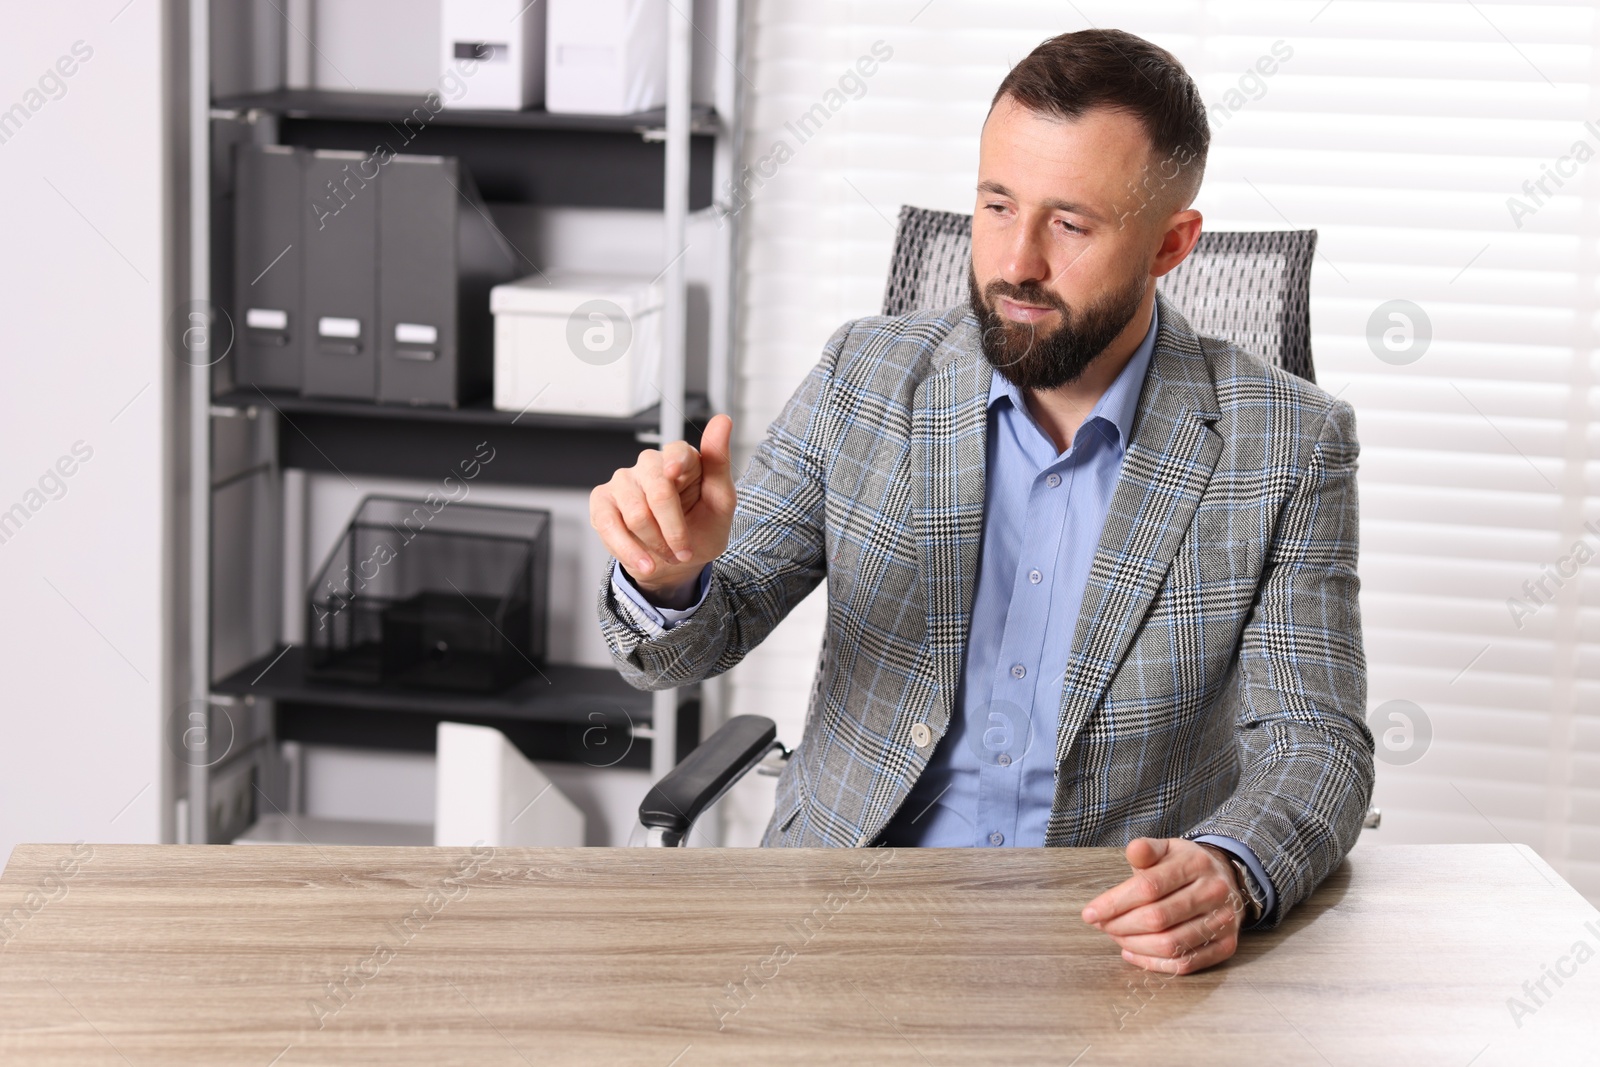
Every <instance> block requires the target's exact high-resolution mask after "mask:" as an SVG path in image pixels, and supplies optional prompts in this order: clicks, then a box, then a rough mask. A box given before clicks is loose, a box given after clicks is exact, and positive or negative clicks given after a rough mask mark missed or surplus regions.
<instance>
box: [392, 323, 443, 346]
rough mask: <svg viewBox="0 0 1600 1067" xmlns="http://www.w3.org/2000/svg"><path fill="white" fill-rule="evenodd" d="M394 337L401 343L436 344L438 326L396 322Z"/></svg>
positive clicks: (437, 340) (437, 341)
mask: <svg viewBox="0 0 1600 1067" xmlns="http://www.w3.org/2000/svg"><path fill="white" fill-rule="evenodd" d="M394 339H395V341H396V343H398V344H402V345H436V344H438V343H439V330H438V327H435V326H423V325H421V324H420V323H415V322H397V323H395V324H394Z"/></svg>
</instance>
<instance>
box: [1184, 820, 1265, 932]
mask: <svg viewBox="0 0 1600 1067" xmlns="http://www.w3.org/2000/svg"><path fill="white" fill-rule="evenodd" d="M1194 842H1195V843H1196V844H1199V845H1215V846H1216V847H1217V848H1220V849H1222V850H1223V851H1225V852H1229V853H1232V854H1233V855H1235V856H1237V857H1239V859H1240V860H1241V861H1243V863H1244V865H1245V869H1246V870H1248V871H1249V872H1250V877H1251V878H1252V879H1254V880H1255V883H1256V888H1257V889H1259V890H1261V899H1262V901H1263V903H1262V907H1261V922H1266V921H1267V918H1268V916H1270V915H1271V914H1272V909H1273V908H1274V907H1276V906H1277V903H1278V894H1277V893H1275V892H1274V891H1273V889H1272V882H1271V880H1270V879H1268V878H1267V870H1266V868H1265V867H1263V866H1261V861H1260V860H1258V859H1256V854H1255V853H1254V852H1252V851H1250V846H1249V845H1247V844H1245V843H1244V842H1243V841H1238V840H1235V839H1234V838H1231V837H1224V836H1223V835H1222V834H1201V835H1200V836H1199V837H1196V838H1194Z"/></svg>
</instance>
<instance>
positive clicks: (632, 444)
mask: <svg viewBox="0 0 1600 1067" xmlns="http://www.w3.org/2000/svg"><path fill="white" fill-rule="evenodd" d="M212 402H213V403H214V404H218V405H223V406H227V407H238V408H247V407H250V406H254V407H256V408H257V409H258V410H266V409H269V408H270V409H274V410H276V411H277V412H279V414H280V415H281V416H282V419H283V422H284V426H283V427H282V429H281V430H280V431H279V433H278V463H279V465H280V466H282V467H286V468H298V469H301V470H317V471H330V472H335V473H345V474H355V473H360V474H371V475H386V476H390V477H398V478H426V479H430V480H431V479H438V478H442V477H444V476H445V475H446V474H454V475H456V476H457V477H460V472H461V469H460V466H459V464H460V463H461V462H463V461H470V460H473V459H475V458H479V457H481V456H482V455H483V452H482V447H481V446H482V445H483V444H484V443H487V444H488V446H489V447H490V448H491V449H492V450H493V451H492V456H493V458H492V459H491V460H489V461H488V462H485V463H482V465H481V467H480V468H479V469H480V470H481V473H480V475H479V478H481V479H482V480H484V481H488V482H499V483H503V484H510V485H550V486H564V487H568V488H582V489H589V488H593V487H594V486H596V485H599V484H601V483H602V482H605V481H606V480H608V479H609V478H610V477H611V475H612V473H613V472H614V471H616V470H617V468H619V467H628V466H632V465H633V463H634V461H635V460H636V459H637V457H638V454H639V451H640V449H641V448H644V447H646V446H645V445H643V444H641V443H640V440H639V438H638V436H637V435H638V434H640V433H653V432H654V431H655V430H656V429H657V428H658V427H659V425H660V421H659V420H660V414H659V408H658V407H653V408H650V409H649V410H648V411H645V412H642V413H640V414H638V415H634V416H631V417H629V418H620V419H619V418H605V417H601V416H589V415H552V414H545V413H540V412H532V411H530V412H525V413H520V414H519V413H518V412H515V411H499V410H496V409H495V408H494V407H493V406H491V404H490V402H489V400H487V399H482V400H478V401H476V402H474V403H471V404H465V405H463V406H461V407H458V408H444V407H403V406H400V405H396V404H374V403H363V402H357V401H350V400H323V399H318V398H314V397H304V396H300V395H299V394H296V393H281V392H275V391H272V390H265V391H264V390H261V389H257V388H254V387H251V388H244V389H234V390H230V391H229V392H226V393H221V394H218V395H217V396H216V397H215V398H213V401H212ZM684 408H685V410H684V415H685V419H684V430H685V436H686V437H687V438H688V440H689V441H690V442H691V443H693V442H698V441H699V439H700V430H699V428H700V427H701V426H703V425H704V424H705V422H706V420H707V419H708V418H710V406H709V404H708V403H707V401H706V398H705V397H704V396H701V395H690V396H688V397H686V398H685V405H684Z"/></svg>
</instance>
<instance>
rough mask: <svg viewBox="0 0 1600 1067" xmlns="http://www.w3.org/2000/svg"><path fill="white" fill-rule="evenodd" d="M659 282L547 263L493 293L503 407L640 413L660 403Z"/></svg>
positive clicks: (498, 393)
mask: <svg viewBox="0 0 1600 1067" xmlns="http://www.w3.org/2000/svg"><path fill="white" fill-rule="evenodd" d="M665 298H666V289H665V287H664V286H662V284H661V283H660V282H659V281H651V280H650V279H648V278H643V277H637V276H634V275H623V274H582V273H577V272H571V271H548V272H546V273H545V274H536V275H533V276H531V277H528V278H522V279H520V280H519V281H515V282H511V283H509V284H506V285H497V286H495V287H494V289H493V290H491V291H490V293H489V309H490V310H491V311H492V312H494V406H495V407H497V408H500V409H501V410H503V411H546V412H558V413H566V414H574V415H612V416H617V417H619V418H620V417H624V416H628V415H635V414H637V413H639V412H640V411H643V410H644V409H645V408H648V407H650V406H651V405H653V404H656V403H658V402H660V399H661V397H660V394H659V393H658V392H657V390H656V383H657V382H658V381H659V380H660V378H659V376H660V368H661V340H662V327H661V309H662V305H663V303H664V302H665Z"/></svg>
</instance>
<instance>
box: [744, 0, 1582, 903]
mask: <svg viewBox="0 0 1600 1067" xmlns="http://www.w3.org/2000/svg"><path fill="white" fill-rule="evenodd" d="M1089 25H1098V26H1117V27H1120V28H1123V29H1127V30H1130V31H1132V32H1134V33H1138V34H1140V35H1142V36H1145V37H1147V38H1149V39H1151V40H1153V41H1155V42H1157V43H1159V44H1161V45H1163V46H1164V47H1166V48H1168V49H1170V50H1171V51H1172V52H1174V53H1175V54H1176V55H1177V56H1178V57H1179V59H1181V60H1182V61H1183V62H1184V64H1185V65H1186V66H1187V67H1188V68H1189V70H1190V72H1191V74H1193V75H1194V77H1195V79H1196V81H1197V83H1198V84H1199V85H1200V88H1201V91H1202V94H1203V96H1204V97H1205V99H1206V101H1207V104H1208V106H1209V111H1210V116H1211V122H1212V137H1213V141H1212V148H1211V155H1210V162H1209V167H1208V171H1207V176H1206V180H1205V185H1204V188H1203V191H1202V193H1201V196H1200V199H1199V201H1198V203H1197V205H1196V206H1197V207H1199V208H1200V209H1201V210H1202V211H1203V212H1204V214H1205V216H1206V225H1207V226H1208V227H1209V228H1212V229H1278V228H1291V227H1292V228H1304V227H1314V228H1316V229H1317V230H1318V231H1319V233H1320V244H1319V254H1318V258H1317V264H1316V267H1315V270H1314V275H1313V282H1312V330H1313V351H1314V354H1315V359H1316V365H1317V374H1318V380H1319V382H1320V383H1321V384H1322V385H1323V386H1324V387H1325V388H1326V389H1328V390H1329V391H1330V392H1333V393H1336V394H1338V395H1339V396H1341V397H1342V398H1343V399H1345V400H1348V401H1349V402H1350V403H1351V404H1352V405H1354V407H1355V409H1356V412H1357V418H1358V423H1359V432H1360V437H1361V444H1362V460H1361V470H1360V492H1361V505H1362V527H1361V534H1362V558H1361V575H1362V580H1363V591H1362V609H1363V615H1364V620H1365V628H1366V648H1367V654H1368V658H1369V664H1370V705H1371V709H1372V712H1373V718H1372V720H1371V721H1372V722H1373V724H1374V729H1375V732H1376V733H1377V734H1378V735H1379V738H1380V752H1381V753H1382V754H1383V758H1384V762H1381V763H1380V764H1379V774H1378V788H1377V795H1376V798H1375V802H1376V803H1378V804H1379V805H1380V806H1381V807H1382V808H1383V810H1384V822H1383V826H1382V828H1381V829H1380V830H1377V831H1367V834H1368V836H1369V838H1372V839H1375V840H1381V841H1384V842H1391V843H1400V842H1425V841H1492V842H1498V841H1514V842H1525V843H1527V844H1529V845H1531V846H1533V847H1534V848H1535V849H1536V850H1537V851H1538V852H1539V853H1540V854H1541V855H1542V856H1543V857H1544V858H1545V859H1546V860H1548V861H1549V862H1550V863H1551V864H1552V866H1554V867H1555V868H1556V869H1557V870H1558V871H1560V872H1561V873H1562V874H1563V875H1564V876H1565V877H1567V878H1568V879H1569V880H1570V881H1571V882H1572V883H1573V884H1574V885H1576V886H1577V887H1578V888H1579V889H1580V891H1582V892H1584V893H1585V894H1587V895H1588V896H1589V897H1590V899H1591V900H1597V901H1600V711H1597V709H1600V532H1597V531H1600V499H1597V495H1600V465H1597V460H1600V453H1597V450H1596V447H1595V446H1596V436H1597V434H1600V430H1597V429H1596V425H1597V424H1596V422H1595V417H1594V416H1595V413H1596V406H1597V396H1596V389H1597V387H1600V383H1597V382H1596V366H1595V361H1596V335H1597V329H1600V323H1597V313H1600V247H1597V238H1600V223H1597V214H1600V100H1597V99H1596V94H1595V92H1594V88H1593V87H1594V85H1595V84H1596V79H1597V74H1600V71H1597V64H1600V50H1597V47H1596V46H1597V36H1600V25H1597V17H1596V12H1595V11H1594V9H1593V8H1592V7H1591V6H1590V5H1589V4H1587V3H1580V2H1572V3H1548V4H1534V3H1529V4H1521V3H1519V4H1492V3H1474V4H1463V3H1457V2H1415V3H1394V2H1389V0H1382V2H1371V0H1332V2H1331V3H1329V2H1325V0H1306V2H1299V0H1260V2H1221V0H1167V2H1158V0H1146V2H1128V0H1122V2H1118V3H1089V2H1077V3H1070V4H1065V5H1063V4H1060V3H1059V2H1021V0H981V2H980V0H931V2H926V3H925V2H924V0H876V2H865V0H863V2H849V3H846V2H842V0H837V2H826V0H825V2H820V3H806V4H800V3H796V2H793V0H786V2H778V0H762V2H756V3H753V5H752V10H751V18H750V26H749V32H750V35H751V36H750V40H749V42H748V48H747V52H746V54H747V55H748V57H749V59H748V62H747V64H746V66H745V68H744V70H743V71H742V75H743V76H744V77H745V78H746V79H747V82H748V85H749V87H750V88H751V98H752V99H751V104H752V106H751V109H750V117H751V123H750V128H749V132H748V135H747V140H746V148H745V162H746V164H747V165H748V166H749V167H751V170H750V171H749V173H748V180H747V181H746V184H745V185H744V186H743V192H744V193H745V194H746V195H744V196H743V206H742V208H741V212H742V219H743V221H744V225H745V230H744V248H743V250H742V264H743V268H744V281H743V296H742V304H741V331H740V342H741V344H740V349H741V359H740V364H739V367H740V393H739V395H740V402H739V409H738V416H739V440H740V442H741V443H742V445H743V446H744V447H745V449H746V452H748V449H749V447H751V446H753V445H754V444H755V443H756V442H757V441H758V440H759V439H760V437H761V435H762V432H763V431H764V429H765V427H766V425H767V423H768V422H769V421H770V420H771V419H772V417H773V416H775V415H776V413H777V411H778V410H779V408H780V407H781V405H782V403H783V401H784V400H785V399H786V398H787V396H788V395H789V393H790V392H791V391H792V390H793V389H794V387H795V386H796V385H797V384H798V382H799V381H800V379H801V378H802V377H803V376H804V374H805V372H806V371H807V370H808V369H809V367H810V366H811V365H812V364H813V363H814V362H815V360H816V358H817V355H818V352H819V350H820V348H821V346H822V344H823V343H824V342H825V341H826V339H827V337H828V336H829V335H830V334H831V333H832V331H833V330H834V329H835V328H836V327H837V326H838V325H839V324H840V323H841V322H843V321H845V320H846V319H848V318H851V317H854V316H858V315H863V314H870V313H873V312H875V311H876V310H877V307H878V303H879V300H880V299H881V296H882V290H883V280H884V271H885V270H886V268H887V265H888V260H889V253H890V248H891V245H892V241H893V232H894V229H893V219H894V217H895V214H896V212H897V211H898V209H899V207H900V205H901V204H902V203H912V204H919V205H922V206H926V207H937V208H946V209H950V210H959V211H970V210H971V209H972V195H973V194H972V186H973V183H974V180H975V178H974V175H975V172H976V163H977V145H978V132H979V128H980V126H981V123H982V121H983V117H984V114H985V112H986V110H987V107H988V101H989V98H990V95H991V94H992V93H993V91H994V88H995V86H996V84H998V82H999V80H1000V78H1001V77H1002V76H1003V75H1004V73H1005V71H1006V70H1007V69H1008V67H1009V65H1010V64H1011V63H1013V62H1015V61H1016V60H1017V59H1019V58H1020V57H1021V56H1023V55H1025V54H1026V53H1027V52H1028V51H1029V50H1030V49H1031V48H1032V47H1033V46H1034V45H1035V44H1037V43H1038V42H1039V41H1040V40H1042V39H1044V38H1045V37H1047V36H1050V35H1052V34H1055V33H1060V32H1066V31H1069V30H1076V29H1082V28H1085V27H1087V26H1089ZM876 42H882V44H881V45H880V49H879V50H880V52H881V51H882V50H883V49H884V48H887V49H888V50H890V51H891V52H892V55H891V57H890V58H888V59H886V60H884V61H882V62H881V63H880V64H879V66H878V69H877V70H876V72H875V73H874V74H873V75H872V76H871V77H870V78H867V79H862V87H861V88H860V89H859V91H858V92H854V93H850V94H845V95H844V96H843V97H842V103H841V105H840V106H838V107H837V108H829V109H828V110H829V117H828V118H827V119H826V121H825V122H823V123H821V124H820V126H818V128H815V129H813V130H811V131H810V132H811V136H810V137H809V138H808V139H807V140H805V141H804V142H803V143H797V138H796V137H795V136H794V135H793V133H792V132H791V129H792V123H793V121H794V120H795V119H796V118H797V116H801V115H804V114H806V113H807V112H808V110H809V109H812V108H813V106H814V105H815V104H817V103H818V102H819V101H823V100H824V98H825V96H826V93H827V91H828V89H829V88H830V87H837V86H838V84H839V78H840V77H841V75H843V74H844V73H845V72H846V71H847V70H848V69H849V68H850V67H851V65H852V64H854V63H855V62H856V60H857V58H858V57H859V56H862V55H865V54H870V53H871V50H872V48H873V46H874V44H875V43H876ZM852 88H854V86H852ZM780 141H785V142H787V144H788V145H789V148H790V149H791V150H790V151H789V152H787V153H782V152H779V151H778V150H777V147H776V146H777V145H778V143H779V142H780ZM779 155H783V156H784V157H785V158H783V160H782V161H781V162H774V161H775V158H776V157H777V156H779ZM763 160H765V161H766V163H767V166H766V168H765V170H764V171H762V170H757V169H756V167H757V165H758V164H760V163H762V161H763ZM1396 316H1398V317H1396ZM1580 557H1581V558H1580ZM820 600H821V594H819V595H818V596H817V597H815V598H813V600H812V601H810V602H808V603H807V604H806V605H804V606H803V607H802V609H801V610H800V611H799V612H797V615H796V617H795V618H794V619H793V620H791V622H790V623H788V624H786V625H785V626H784V627H783V628H781V629H780V630H779V632H778V633H777V634H775V635H774V637H773V639H772V640H770V641H769V642H768V644H767V645H766V646H764V647H763V648H762V649H761V650H758V652H757V653H756V654H755V655H754V656H752V657H751V659H750V661H749V662H747V664H746V665H744V666H742V667H741V668H739V669H738V670H737V671H736V672H735V675H734V678H733V688H732V695H733V702H734V709H733V710H734V711H736V712H737V711H748V712H757V713H763V714H774V715H775V716H776V717H777V718H779V720H780V727H781V733H782V736H783V737H784V738H785V740H787V741H788V742H789V743H791V744H792V743H794V741H796V740H798V738H799V736H800V728H801V725H802V722H803V713H804V703H805V696H806V693H807V692H808V690H809V682H810V676H811V672H812V670H813V668H814V663H815V650H816V646H817V642H818V639H819V637H820V632H821V625H822V620H823V611H822V605H821V603H820ZM1392 702H1403V703H1392ZM1417 709H1420V715H1419V714H1418V711H1417ZM1395 715H1400V716H1401V717H1400V718H1396V717H1395ZM1385 739H1387V742H1388V744H1387V745H1384V744H1383V742H1384V740H1385ZM1408 745H1409V747H1407V746H1408ZM757 788H759V787H752V789H751V790H749V791H747V792H745V793H741V794H740V797H742V798H745V799H744V801H742V802H743V803H744V804H745V805H746V807H747V808H748V810H746V809H745V808H741V809H740V810H738V811H735V812H733V813H732V815H733V818H732V820H731V826H730V842H735V841H740V840H743V841H744V843H749V841H750V840H752V839H753V836H752V835H753V834H757V833H759V830H760V828H761V826H762V825H764V823H765V819H766V815H767V813H768V811H769V810H770V808H766V809H763V808H761V807H760V803H759V800H760V794H759V793H758V792H756V789H757ZM767 789H768V792H769V793H770V786H768V787H767Z"/></svg>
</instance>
